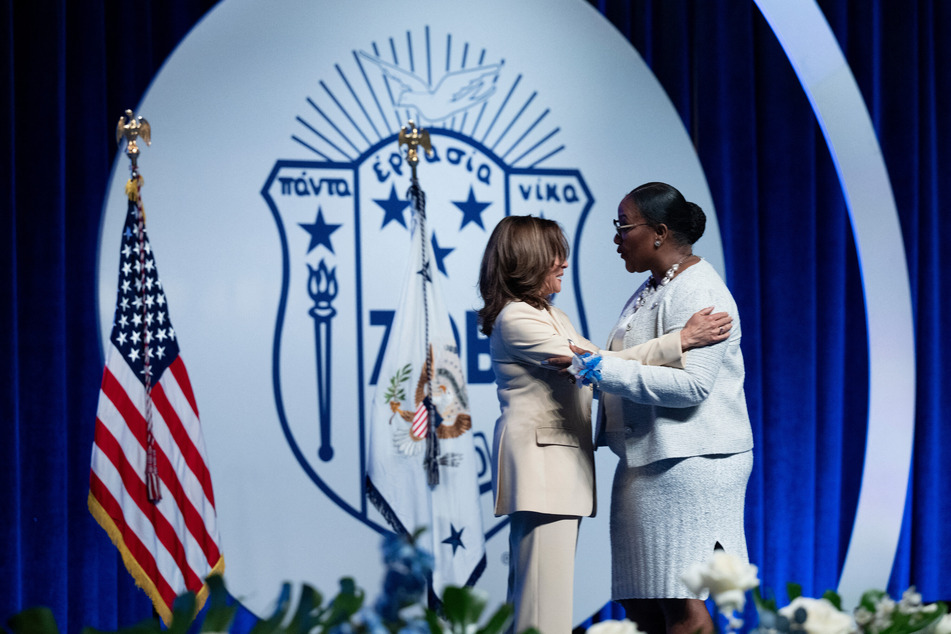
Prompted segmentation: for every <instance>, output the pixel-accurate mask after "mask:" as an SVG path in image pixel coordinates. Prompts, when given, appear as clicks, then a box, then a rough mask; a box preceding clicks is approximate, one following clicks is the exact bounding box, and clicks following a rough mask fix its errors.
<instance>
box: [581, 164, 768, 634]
mask: <svg viewBox="0 0 951 634" xmlns="http://www.w3.org/2000/svg"><path fill="white" fill-rule="evenodd" d="M705 223H706V217H705V216H704V214H703V211H702V210H701V209H700V207H698V206H697V205H695V204H693V203H689V202H687V201H686V200H685V199H684V197H683V196H682V195H681V193H680V192H679V191H677V190H676V189H674V188H673V187H671V186H670V185H667V184H665V183H647V184H645V185H641V186H640V187H638V188H636V189H635V190H633V191H632V192H630V193H629V194H628V195H627V196H625V198H624V200H622V201H621V204H620V205H619V206H618V216H617V220H616V221H615V227H616V229H617V235H616V236H615V238H614V243H615V244H616V245H617V251H618V253H619V254H620V256H621V259H623V260H624V265H625V267H626V268H627V270H628V271H629V272H631V273H635V272H637V273H640V272H644V271H650V272H651V276H650V278H649V279H648V280H647V282H645V283H644V284H642V285H641V287H640V288H638V289H637V291H635V293H634V295H633V296H632V297H631V299H630V300H629V301H628V302H627V305H626V306H625V307H624V310H623V311H622V312H621V316H620V318H619V319H618V322H617V325H616V326H615V328H614V331H613V333H612V334H611V337H610V340H609V348H610V349H612V350H614V349H624V348H628V347H631V346H636V345H638V344H640V343H642V342H644V341H648V340H651V339H653V338H655V337H659V336H661V335H664V334H665V333H669V332H674V331H676V330H678V329H679V328H681V327H682V326H683V325H684V323H686V321H687V318H688V317H690V315H692V314H693V313H694V311H696V310H697V308H699V307H701V306H710V305H713V306H715V307H716V309H717V310H725V311H727V312H728V313H729V314H730V316H731V317H732V318H733V329H732V331H731V332H730V336H729V338H727V339H726V340H725V341H723V342H721V343H718V344H716V345H712V346H709V347H706V348H703V349H702V350H696V351H693V352H691V353H690V355H689V357H688V358H687V360H686V362H685V364H684V369H683V370H676V371H675V370H671V369H669V368H656V367H647V366H641V365H640V364H634V363H629V362H626V361H623V360H619V359H615V358H610V357H608V356H605V357H604V358H603V360H602V361H601V363H600V366H597V369H598V370H599V371H600V373H601V376H600V381H599V388H600V390H601V399H600V409H599V412H598V434H597V438H598V444H607V445H608V446H610V448H611V450H612V451H613V452H614V453H616V454H617V455H618V456H619V457H620V462H619V464H618V468H617V471H616V473H615V476H614V486H613V488H612V492H611V554H612V566H611V568H612V573H611V576H612V596H613V598H614V599H615V600H616V601H619V602H620V603H621V604H622V605H623V606H624V608H625V610H626V611H627V614H628V617H629V618H630V619H631V620H633V621H635V622H637V624H638V626H639V627H640V629H641V630H643V631H645V632H647V633H648V634H661V633H664V632H666V633H667V634H695V633H696V632H710V631H712V630H713V621H712V620H711V619H710V615H709V613H708V612H707V610H706V607H705V605H704V603H703V601H702V599H704V598H705V597H704V596H701V595H696V594H694V593H692V592H691V591H690V590H689V589H688V588H687V586H686V585H685V584H684V583H683V581H682V580H681V576H682V575H683V574H684V573H685V572H686V571H687V569H688V568H689V567H690V566H691V565H692V564H695V563H702V562H704V561H705V560H706V559H708V558H709V557H710V556H711V555H712V554H713V551H714V549H715V548H723V549H725V550H727V551H729V552H733V553H735V554H737V555H739V556H740V557H741V558H743V559H744V560H746V558H747V552H746V538H745V534H744V530H743V508H744V501H745V497H746V484H747V481H748V480H749V476H750V470H751V468H752V464H753V457H752V451H751V450H752V447H753V434H752V430H751V428H750V421H749V416H748V414H747V409H746V398H745V396H744V392H743V379H744V369H743V355H742V353H741V352H740V335H741V334H742V331H741V328H740V318H739V315H738V314H737V310H736V303H735V302H734V301H733V297H732V295H731V294H730V291H729V290H728V289H727V287H726V284H724V283H723V280H721V279H720V276H719V275H717V273H716V271H714V269H713V267H712V266H710V264H708V263H707V262H705V261H704V260H702V259H700V258H699V257H697V256H696V255H694V253H693V247H692V245H693V243H694V242H696V241H697V240H698V239H699V238H700V236H701V235H702V234H703V230H704V226H705ZM575 352H579V349H577V348H576V349H575Z"/></svg>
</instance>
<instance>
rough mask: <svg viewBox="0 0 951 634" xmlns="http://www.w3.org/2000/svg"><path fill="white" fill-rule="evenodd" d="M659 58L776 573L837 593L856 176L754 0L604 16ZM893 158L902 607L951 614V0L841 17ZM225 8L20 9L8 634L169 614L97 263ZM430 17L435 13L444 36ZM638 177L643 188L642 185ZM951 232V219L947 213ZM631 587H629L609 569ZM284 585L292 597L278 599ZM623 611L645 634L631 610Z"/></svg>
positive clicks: (8, 251) (852, 430)
mask: <svg viewBox="0 0 951 634" xmlns="http://www.w3.org/2000/svg"><path fill="white" fill-rule="evenodd" d="M592 4H593V6H594V7H595V8H597V9H598V10H600V11H601V12H602V13H603V14H604V15H605V16H606V17H607V18H608V19H609V20H610V21H611V22H612V23H613V24H614V25H615V26H616V27H617V28H618V30H619V31H620V32H621V33H622V34H624V36H625V37H627V38H628V39H630V41H631V42H632V44H633V45H634V46H635V47H636V48H637V49H638V50H639V51H640V52H641V54H642V55H643V57H644V58H645V59H646V61H647V63H648V64H649V65H650V67H651V68H652V69H653V71H654V73H655V74H656V75H657V77H658V78H659V80H660V81H661V82H662V84H663V85H664V87H665V88H666V90H667V92H668V94H669V95H670V97H671V100H672V101H673V103H674V105H675V107H676V108H677V110H678V111H679V113H680V115H681V117H682V119H683V121H684V125H685V126H686V128H687V130H688V131H689V133H690V135H691V136H692V138H693V139H694V142H695V144H696V147H697V152H698V154H699V156H700V160H701V161H702V164H703V167H704V170H705V172H706V174H707V178H708V180H709V184H710V187H711V191H712V194H713V199H714V202H715V205H716V213H717V215H718V219H719V223H720V229H721V232H722V236H723V243H724V253H725V256H726V266H727V275H728V283H729V285H730V287H731V289H732V291H733V293H734V295H735V297H736V299H737V302H738V304H739V308H740V313H741V316H742V319H743V332H744V338H743V350H744V355H745V358H746V363H747V397H748V401H749V405H750V414H751V416H752V419H753V425H754V432H755V435H756V454H755V460H756V463H755V466H754V471H753V476H752V479H751V482H750V487H749V495H748V503H747V509H748V513H747V531H748V537H749V544H750V556H751V559H752V560H753V561H754V563H756V564H757V565H759V566H760V568H761V578H762V580H763V584H764V586H766V587H768V588H771V589H773V590H774V591H775V592H776V593H777V594H778V595H779V596H780V597H781V598H782V597H783V595H784V586H785V583H786V582H787V581H795V582H798V583H800V584H802V585H803V588H804V591H805V592H806V593H807V594H813V595H815V594H818V593H821V592H822V591H823V590H825V589H827V588H833V587H835V585H836V584H837V581H838V575H839V572H840V570H841V567H842V563H843V560H844V557H845V551H846V548H847V546H848V540H849V536H850V533H851V528H852V522H853V518H854V514H855V505H856V501H857V496H858V487H859V485H860V482H859V477H860V473H861V466H862V462H863V459H864V438H865V428H866V417H867V400H868V388H867V385H868V373H867V358H868V354H867V340H866V331H865V316H864V306H863V296H862V285H861V279H860V271H859V265H858V259H857V255H856V252H855V246H854V240H853V236H852V233H851V229H850V224H849V219H848V211H847V209H846V207H845V204H844V200H843V197H842V193H841V189H840V185H839V182H838V178H837V176H836V173H835V169H834V166H833V164H832V161H831V158H830V156H829V152H828V150H827V148H826V145H825V142H824V140H823V138H822V135H821V132H820V130H819V128H818V126H817V124H816V121H815V117H814V116H813V114H812V110H811V108H810V106H809V103H808V102H807V100H806V98H805V96H804V94H803V92H802V89H801V87H800V85H799V82H798V80H797V79H796V76H795V74H794V73H793V71H792V69H791V67H790V65H789V63H788V61H787V60H786V57H785V55H784V53H783V51H782V49H781V48H780V46H779V44H778V42H777V41H776V38H775V37H774V36H773V34H772V32H771V31H770V29H769V27H768V25H767V24H766V23H765V21H764V20H763V18H762V16H761V15H760V14H759V12H758V10H757V9H756V7H755V6H754V4H753V3H752V1H746V0H709V1H708V0H703V1H700V0H650V1H648V0H631V1H625V0H593V1H592ZM819 4H820V7H821V8H822V10H823V12H824V13H825V15H826V17H827V19H828V21H829V23H830V25H831V26H832V29H833V31H834V33H835V35H836V37H837V38H838V41H839V43H840V46H841V47H842V49H843V51H844V52H845V55H846V58H847V59H848V61H849V64H850V65H851V67H852V70H853V72H854V73H855V76H856V79H857V81H858V83H859V87H860V89H861V91H862V93H863V95H864V97H865V100H866V103H867V105H868V109H869V111H870V113H871V117H872V121H873V123H874V125H875V129H876V132H877V133H878V136H879V140H880V143H881V147H882V151H883V153H884V156H885V161H886V165H887V168H888V170H889V175H890V177H891V181H892V186H893V189H894V192H895V197H896V202H897V205H898V210H899V214H900V219H901V225H902V230H903V237H904V244H905V248H906V252H907V265H908V268H909V272H910V276H911V280H910V281H911V287H912V294H913V301H914V309H915V315H914V316H915V326H916V336H917V350H916V353H917V360H918V395H917V396H918V398H917V414H916V436H915V443H916V444H915V455H914V463H913V468H912V480H911V486H910V490H909V501H908V505H907V509H906V513H905V517H904V527H903V532H902V540H901V543H900V548H899V553H898V556H897V558H896V560H895V565H894V569H893V573H892V580H891V584H890V587H889V588H888V589H889V590H890V592H891V593H892V594H893V595H897V594H900V592H901V591H902V590H903V589H904V588H906V587H907V586H908V585H910V584H912V583H914V584H916V585H917V587H918V589H919V591H921V592H922V594H923V595H924V598H925V600H927V601H933V600H938V599H945V600H947V599H951V576H949V575H947V574H943V575H942V572H944V573H946V571H948V570H951V554H949V553H948V550H947V549H945V548H944V547H943V546H944V544H943V537H944V531H943V528H944V527H945V526H949V525H951V501H949V498H948V496H947V494H943V492H942V490H941V489H942V485H947V484H948V481H949V476H948V475H947V473H948V469H947V468H946V467H945V466H944V461H943V458H944V457H945V456H947V455H949V454H951V434H949V433H948V432H947V431H945V430H944V429H943V427H942V412H943V411H946V410H947V409H948V407H947V406H948V399H949V398H951V396H949V395H948V391H943V390H942V389H941V388H942V386H943V385H947V384H951V382H949V380H948V377H947V373H945V372H944V371H943V364H942V363H941V358H942V352H943V350H945V349H948V348H949V347H951V344H949V343H946V342H945V341H944V339H945V337H947V336H948V329H947V324H948V322H947V320H946V319H942V315H944V314H948V313H947V309H948V304H949V302H951V285H948V286H946V285H944V284H943V283H942V270H943V262H942V261H941V259H940V254H941V247H942V244H943V243H944V242H946V241H947V240H948V239H949V238H951V230H949V222H951V220H949V216H951V213H949V212H951V156H949V151H951V150H949V148H951V118H949V117H948V113H949V112H951V50H949V48H951V45H949V44H948V43H947V41H946V40H945V38H944V37H942V36H943V34H946V33H948V32H951V4H948V3H944V2H942V1H941V0H931V1H921V2H897V1H894V0H892V1H884V0H881V1H880V0H874V1H872V2H867V1H866V0H823V1H820V3H819ZM212 5H213V2H211V1H210V0H204V1H200V0H170V1H164V2H154V1H153V2H147V1H146V2H133V3H120V2H115V1H109V2H105V3H101V4H98V5H97V4H95V3H71V2H66V0H60V1H59V2H52V1H49V0H40V1H36V2H17V1H14V0H6V1H5V2H4V3H3V6H2V7H0V33H3V37H2V38H0V42H2V44H0V82H2V85H4V88H5V91H4V97H3V98H2V99H0V113H2V114H3V122H2V123H0V151H2V153H3V155H4V157H5V158H4V160H3V161H0V196H2V198H3V203H2V204H3V226H4V229H5V230H4V231H3V233H2V235H5V236H6V237H5V238H0V240H3V241H4V244H3V247H4V248H3V249H2V252H3V253H2V259H3V262H4V266H3V267H0V289H2V294H3V295H2V296H3V298H4V301H3V305H2V310H0V359H2V364H3V365H2V367H3V372H4V375H3V379H4V380H3V390H2V391H0V419H2V421H3V424H4V425H5V428H6V429H7V430H8V432H9V435H8V436H7V441H6V442H5V443H3V446H2V448H0V462H2V468H0V487H2V490H3V491H4V493H5V495H3V496H2V501H0V505H2V506H0V515H2V517H3V521H2V522H0V531H2V532H0V549H2V553H0V620H5V619H6V618H7V617H8V616H9V615H10V614H12V613H14V612H16V611H19V610H21V609H23V608H25V607H27V606H30V605H36V604H44V605H48V606H50V607H51V608H52V609H53V611H54V613H55V615H56V618H57V620H58V622H59V623H60V625H61V626H62V627H63V629H64V630H65V631H78V630H79V628H80V626H82V625H92V626H94V627H98V628H114V627H117V626H119V625H129V624H131V623H134V622H137V621H139V620H141V619H143V618H148V617H149V616H150V614H151V606H150V604H149V602H148V600H147V599H146V597H145V595H144V594H143V593H142V592H141V591H139V590H137V589H136V588H135V587H134V586H133V583H132V580H131V577H130V576H129V575H128V573H127V572H126V571H125V569H124V567H123V566H122V563H121V561H120V560H119V557H118V554H117V552H116V550H115V548H114V547H113V546H112V544H111V543H110V542H109V540H108V537H107V536H106V534H105V532H104V531H102V529H100V528H99V526H98V525H97V524H96V523H95V521H94V520H93V519H92V517H91V516H90V515H89V513H88V511H87V510H86V495H87V492H88V470H89V455H90V450H91V446H92V436H93V427H94V418H95V411H96V401H97V396H98V386H99V380H100V378H101V372H102V361H101V358H100V352H99V341H98V327H97V323H96V313H95V311H96V278H97V275H96V248H97V242H98V235H99V222H100V215H101V207H102V196H103V192H104V191H105V186H106V182H107V180H108V178H109V174H110V170H111V167H112V162H113V159H114V156H115V150H116V146H115V141H114V129H115V123H116V121H117V119H118V116H119V115H120V114H122V112H123V111H124V110H125V109H126V108H129V107H135V104H137V103H138V101H139V100H140V99H141V97H142V95H143V94H144V91H145V89H146V88H147V86H148V83H149V81H150V80H151V78H152V77H153V76H154V74H155V73H156V72H157V71H158V69H159V67H160V65H161V63H162V62H163V61H164V60H165V58H166V57H167V55H168V54H169V53H170V52H171V51H172V50H173V48H174V46H175V45H176V44H177V43H178V42H179V41H180V40H181V38H182V37H184V35H185V34H186V33H187V31H188V30H189V29H190V28H191V26H192V25H193V24H194V23H195V22H196V21H197V20H198V19H199V18H200V17H201V16H202V15H203V14H204V13H205V12H206V11H207V10H208V9H209V8H210V7H211V6H212ZM424 17H425V16H421V17H420V19H424ZM636 184H637V183H635V182H632V183H630V185H631V186H632V187H633V186H634V185H636ZM942 212H944V213H943V214H942ZM606 574H607V572H606ZM276 592H277V588H275V593H276ZM601 616H602V617H606V616H619V613H618V611H617V610H616V609H615V610H612V609H611V608H610V607H609V608H607V609H606V610H604V611H603V612H602V615H601Z"/></svg>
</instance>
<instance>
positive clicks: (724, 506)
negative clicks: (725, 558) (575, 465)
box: [611, 451, 753, 601]
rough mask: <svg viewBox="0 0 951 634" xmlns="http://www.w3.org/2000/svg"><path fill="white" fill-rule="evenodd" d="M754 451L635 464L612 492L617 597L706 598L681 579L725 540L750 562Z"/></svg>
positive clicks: (622, 467) (621, 469)
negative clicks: (746, 511) (747, 512)
mask: <svg viewBox="0 0 951 634" xmlns="http://www.w3.org/2000/svg"><path fill="white" fill-rule="evenodd" d="M752 467H753V452H752V451H745V452H743V453H737V454H725V455H712V456H694V457H690V458H670V459H668V460H659V461H657V462H654V463H651V464H648V465H644V466H642V467H628V466H627V464H626V463H625V462H624V461H623V460H622V461H621V462H620V464H619V465H618V468H617V471H616V472H615V474H614V486H613V488H612V490H611V595H612V598H613V599H614V600H615V601H617V600H620V599H634V598H637V599H655V598H690V599H705V598H706V593H704V594H703V595H697V594H694V593H692V592H691V591H690V590H688V589H687V586H686V585H684V583H683V581H681V579H680V577H681V575H683V573H685V572H686V571H687V569H688V568H689V567H690V566H692V565H693V564H696V563H702V562H704V561H706V560H707V559H708V558H709V557H710V555H711V554H712V553H713V550H714V546H715V545H716V544H717V543H719V544H720V545H721V546H722V547H723V549H724V550H726V551H727V552H732V553H734V554H736V555H738V556H739V557H741V558H742V559H743V560H744V561H748V555H747V552H746V535H745V533H744V531H743V508H744V504H745V501H746V483H747V481H749V478H750V471H751V470H752Z"/></svg>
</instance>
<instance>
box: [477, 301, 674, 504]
mask: <svg viewBox="0 0 951 634" xmlns="http://www.w3.org/2000/svg"><path fill="white" fill-rule="evenodd" d="M569 339H570V340H571V341H573V342H574V343H575V344H576V345H578V346H580V347H582V348H585V349H588V350H598V348H597V346H595V345H594V344H592V343H591V342H590V341H588V340H587V339H585V338H584V337H582V336H581V335H580V334H579V333H578V331H576V330H575V328H574V326H572V325H571V322H570V321H569V320H568V317H567V316H566V315H565V314H564V313H563V312H562V311H560V310H558V309H557V308H554V307H551V308H550V309H549V310H539V309H536V308H533V307H532V306H530V305H528V304H526V303H524V302H512V303H510V304H508V305H507V306H506V307H505V308H503V309H502V312H500V313H499V316H498V317H497V318H496V321H495V324H494V328H493V330H492V336H491V337H490V339H489V346H490V353H491V357H492V370H493V372H494V373H495V382H496V386H497V388H498V396H499V404H500V406H501V410H502V415H501V417H500V418H499V420H498V421H497V422H496V424H495V438H494V442H493V448H492V467H493V471H492V473H493V477H492V486H493V490H494V492H495V514H496V515H508V514H509V513H514V512H516V511H534V512H537V513H548V514H551V515H573V516H578V517H583V516H588V515H594V514H595V512H596V510H597V509H596V503H595V500H596V495H595V490H594V487H595V481H594V451H593V447H592V437H591V398H592V391H591V388H589V387H585V388H580V389H579V388H578V387H577V386H576V385H575V384H574V383H572V382H571V381H570V380H569V379H568V377H567V376H566V375H565V374H562V373H559V372H557V371H556V370H552V369H549V368H547V367H546V366H545V365H544V363H543V362H544V361H545V360H546V359H548V358H550V357H553V356H560V355H569V354H571V350H570V348H569V347H568V346H569ZM601 353H602V354H604V355H611V356H618V357H621V358H625V359H635V360H640V361H641V362H642V363H645V364H651V365H673V366H679V367H683V354H682V353H681V349H680V333H679V332H672V333H669V334H667V335H664V336H663V337H660V338H658V339H653V340H651V341H648V342H646V343H643V344H641V345H639V346H635V347H633V348H629V349H627V350H622V351H618V352H609V351H601Z"/></svg>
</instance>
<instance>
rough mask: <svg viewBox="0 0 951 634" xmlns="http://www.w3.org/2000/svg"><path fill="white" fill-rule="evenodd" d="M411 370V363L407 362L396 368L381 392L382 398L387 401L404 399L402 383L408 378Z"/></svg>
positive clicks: (404, 392) (404, 393)
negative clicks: (387, 384)
mask: <svg viewBox="0 0 951 634" xmlns="http://www.w3.org/2000/svg"><path fill="white" fill-rule="evenodd" d="M411 372H412V365H411V364H409V363H407V364H406V365H404V366H403V367H402V368H400V369H399V370H397V371H396V374H394V375H393V376H391V377H390V384H389V386H387V388H386V391H385V392H383V398H385V399H386V400H387V401H400V402H402V401H405V400H406V391H405V390H404V389H403V383H405V382H406V381H407V380H408V379H409V376H410V373H411Z"/></svg>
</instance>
